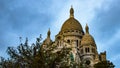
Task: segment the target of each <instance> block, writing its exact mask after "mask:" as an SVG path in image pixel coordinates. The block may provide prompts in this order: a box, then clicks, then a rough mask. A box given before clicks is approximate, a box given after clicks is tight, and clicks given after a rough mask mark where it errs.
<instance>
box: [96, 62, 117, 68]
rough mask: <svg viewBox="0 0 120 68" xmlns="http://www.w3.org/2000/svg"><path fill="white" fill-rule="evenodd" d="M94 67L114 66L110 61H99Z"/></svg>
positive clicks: (110, 67)
mask: <svg viewBox="0 0 120 68" xmlns="http://www.w3.org/2000/svg"><path fill="white" fill-rule="evenodd" d="M94 67H95V68H114V67H115V66H114V65H113V63H112V62H110V61H101V62H99V63H97V64H95V65H94Z"/></svg>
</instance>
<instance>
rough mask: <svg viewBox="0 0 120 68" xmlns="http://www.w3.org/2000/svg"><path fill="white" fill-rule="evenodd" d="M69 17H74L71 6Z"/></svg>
mask: <svg viewBox="0 0 120 68" xmlns="http://www.w3.org/2000/svg"><path fill="white" fill-rule="evenodd" d="M70 17H74V9H73V7H72V5H71V8H70Z"/></svg>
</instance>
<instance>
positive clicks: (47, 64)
mask: <svg viewBox="0 0 120 68" xmlns="http://www.w3.org/2000/svg"><path fill="white" fill-rule="evenodd" d="M40 41H41V38H37V40H36V44H34V43H33V44H32V45H28V39H27V38H26V41H25V43H24V44H23V43H21V44H20V45H19V46H17V47H8V49H7V53H8V55H9V56H10V58H9V59H7V60H6V59H4V58H3V57H1V61H0V68H8V67H9V68H56V67H58V66H59V68H70V67H71V68H74V66H75V65H77V64H76V63H75V62H74V61H73V57H72V62H71V61H70V60H71V59H70V54H71V53H70V51H71V48H66V47H63V48H61V49H60V51H57V52H54V51H55V50H56V49H57V46H56V45H52V44H49V45H47V47H46V48H45V49H44V48H43V45H42V43H41V42H40Z"/></svg>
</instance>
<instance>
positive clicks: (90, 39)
mask: <svg viewBox="0 0 120 68" xmlns="http://www.w3.org/2000/svg"><path fill="white" fill-rule="evenodd" d="M85 29H86V33H85V35H84V36H83V38H82V40H81V45H87V44H93V45H95V41H94V38H93V37H92V36H91V35H90V34H89V27H88V25H87V24H86V27H85Z"/></svg>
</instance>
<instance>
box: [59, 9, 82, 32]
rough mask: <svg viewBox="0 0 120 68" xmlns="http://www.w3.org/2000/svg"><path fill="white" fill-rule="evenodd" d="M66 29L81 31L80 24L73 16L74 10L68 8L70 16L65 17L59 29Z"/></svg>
mask: <svg viewBox="0 0 120 68" xmlns="http://www.w3.org/2000/svg"><path fill="white" fill-rule="evenodd" d="M66 30H80V31H83V29H82V26H81V24H80V23H79V21H77V20H76V19H75V18H74V10H73V8H72V7H71V9H70V18H69V19H67V20H66V21H65V22H64V24H63V25H62V28H61V31H66Z"/></svg>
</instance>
